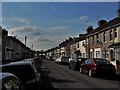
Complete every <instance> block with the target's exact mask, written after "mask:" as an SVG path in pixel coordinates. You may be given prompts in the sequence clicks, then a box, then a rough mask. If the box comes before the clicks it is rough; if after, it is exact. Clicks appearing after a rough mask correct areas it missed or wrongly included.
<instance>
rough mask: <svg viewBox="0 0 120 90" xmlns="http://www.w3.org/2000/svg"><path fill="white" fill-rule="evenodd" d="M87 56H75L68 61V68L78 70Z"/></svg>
mask: <svg viewBox="0 0 120 90" xmlns="http://www.w3.org/2000/svg"><path fill="white" fill-rule="evenodd" d="M86 59H87V58H77V59H73V60H70V61H69V68H70V69H73V70H76V71H79V70H80V65H81V64H82V63H83V62H84V61H85V60H86Z"/></svg>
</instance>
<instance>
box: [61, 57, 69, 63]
mask: <svg viewBox="0 0 120 90" xmlns="http://www.w3.org/2000/svg"><path fill="white" fill-rule="evenodd" d="M60 63H61V64H64V65H69V58H68V57H66V56H62V57H61V62H60Z"/></svg>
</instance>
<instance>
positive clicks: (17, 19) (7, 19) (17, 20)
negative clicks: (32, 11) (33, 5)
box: [3, 17, 30, 25]
mask: <svg viewBox="0 0 120 90" xmlns="http://www.w3.org/2000/svg"><path fill="white" fill-rule="evenodd" d="M7 22H15V23H24V24H27V25H28V24H30V20H29V19H27V18H23V17H11V18H10V17H5V18H3V23H7Z"/></svg>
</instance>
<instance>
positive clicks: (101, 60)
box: [95, 59, 111, 64]
mask: <svg viewBox="0 0 120 90" xmlns="http://www.w3.org/2000/svg"><path fill="white" fill-rule="evenodd" d="M95 62H96V63H97V64H111V63H110V62H109V61H108V60H105V59H96V60H95Z"/></svg>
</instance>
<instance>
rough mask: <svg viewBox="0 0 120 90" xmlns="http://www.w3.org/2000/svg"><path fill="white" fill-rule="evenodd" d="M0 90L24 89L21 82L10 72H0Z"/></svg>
mask: <svg viewBox="0 0 120 90" xmlns="http://www.w3.org/2000/svg"><path fill="white" fill-rule="evenodd" d="M0 86H1V87H0V90H25V88H24V85H23V84H22V82H21V81H20V80H19V79H18V78H17V77H16V76H15V75H13V74H11V73H4V72H2V73H0Z"/></svg>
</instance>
